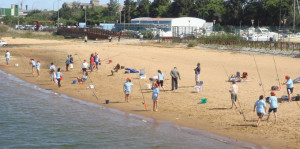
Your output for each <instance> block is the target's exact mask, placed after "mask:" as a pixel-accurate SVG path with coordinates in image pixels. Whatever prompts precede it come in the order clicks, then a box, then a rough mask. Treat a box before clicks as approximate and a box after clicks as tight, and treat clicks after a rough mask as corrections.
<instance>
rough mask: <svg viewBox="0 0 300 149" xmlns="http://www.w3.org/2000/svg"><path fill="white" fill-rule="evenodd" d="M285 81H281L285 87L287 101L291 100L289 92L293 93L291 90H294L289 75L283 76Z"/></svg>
mask: <svg viewBox="0 0 300 149" xmlns="http://www.w3.org/2000/svg"><path fill="white" fill-rule="evenodd" d="M285 79H286V82H285V83H283V85H286V89H287V94H288V98H289V100H288V103H289V102H292V96H291V94H293V90H294V84H293V80H292V79H291V77H290V76H289V75H286V76H285Z"/></svg>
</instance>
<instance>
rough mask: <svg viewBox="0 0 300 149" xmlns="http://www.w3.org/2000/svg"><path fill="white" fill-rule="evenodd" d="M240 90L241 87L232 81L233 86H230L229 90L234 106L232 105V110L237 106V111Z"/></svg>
mask: <svg viewBox="0 0 300 149" xmlns="http://www.w3.org/2000/svg"><path fill="white" fill-rule="evenodd" d="M238 90H239V87H238V86H237V85H236V82H235V81H232V85H231V86H230V90H229V93H230V96H231V102H232V105H231V108H230V109H232V108H233V106H235V108H236V109H237V106H236V99H237V93H238Z"/></svg>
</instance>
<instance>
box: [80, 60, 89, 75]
mask: <svg viewBox="0 0 300 149" xmlns="http://www.w3.org/2000/svg"><path fill="white" fill-rule="evenodd" d="M88 66H89V64H88V63H87V62H86V60H83V63H82V64H81V68H82V73H83V75H84V73H86V69H87V67H88Z"/></svg>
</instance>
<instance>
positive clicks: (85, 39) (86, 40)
mask: <svg viewBox="0 0 300 149" xmlns="http://www.w3.org/2000/svg"><path fill="white" fill-rule="evenodd" d="M84 42H85V43H87V42H88V37H87V35H85V36H84Z"/></svg>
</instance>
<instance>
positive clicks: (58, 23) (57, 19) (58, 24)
mask: <svg viewBox="0 0 300 149" xmlns="http://www.w3.org/2000/svg"><path fill="white" fill-rule="evenodd" d="M59 1H60V0H57V28H58V27H59Z"/></svg>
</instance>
